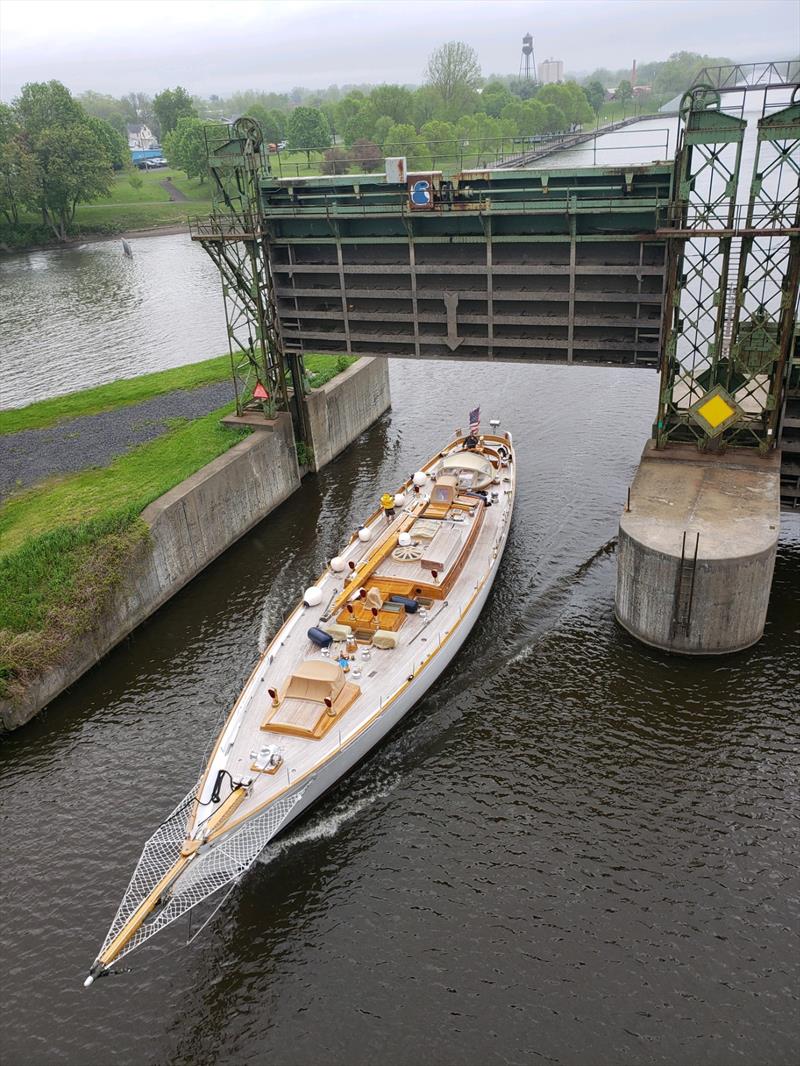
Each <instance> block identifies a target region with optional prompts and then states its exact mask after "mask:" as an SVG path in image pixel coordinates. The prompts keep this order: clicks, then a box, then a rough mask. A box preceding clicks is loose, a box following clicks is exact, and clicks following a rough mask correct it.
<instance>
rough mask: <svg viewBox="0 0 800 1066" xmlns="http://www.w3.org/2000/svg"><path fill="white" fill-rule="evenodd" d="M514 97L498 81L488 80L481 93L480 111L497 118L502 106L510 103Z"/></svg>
mask: <svg viewBox="0 0 800 1066" xmlns="http://www.w3.org/2000/svg"><path fill="white" fill-rule="evenodd" d="M513 99H514V97H513V96H512V95H511V93H510V92H509V91H508V89H507V88H506V87H505V85H501V84H500V83H499V82H496V81H494V82H490V83H489V84H488V85H487V86H486V87H485V88H484V90H483V92H482V93H481V103H480V108H481V111H485V112H486V114H487V115H491V117H492V118H499V117H500V114H501V112H502V110H503V108H504V107H506V105H507V104H510V103H511V101H512V100H513Z"/></svg>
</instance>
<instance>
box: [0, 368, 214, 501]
mask: <svg viewBox="0 0 800 1066" xmlns="http://www.w3.org/2000/svg"><path fill="white" fill-rule="evenodd" d="M232 394H233V388H232V386H231V383H230V381H219V382H215V383H214V384H213V385H201V386H200V387H199V388H196V389H176V390H175V391H174V392H168V393H165V394H164V395H163V396H155V397H153V399H152V400H144V401H143V402H142V403H137V404H131V405H130V406H129V407H120V408H117V410H116V411H104V412H102V413H101V414H98V415H82V416H81V417H80V418H70V419H67V421H65V422H59V424H58V425H57V426H48V427H47V429H23V430H20V431H19V433H6V434H2V435H0V499H2V498H3V497H4V496H8V495H9V494H10V493H12V492H14V491H16V490H17V489H21V488H26V487H27V486H28V485H33V484H35V483H36V482H37V481H42V480H43V479H44V478H47V477H51V476H52V475H53V474H74V473H75V472H76V471H78V470H86V469H87V468H88V467H92V466H107V465H108V464H109V463H110V462H111V460H112V459H115V458H116V457H117V456H118V455H123V454H124V453H125V452H128V451H130V450H131V448H135V447H136V446H137V445H138V444H144V443H145V442H146V441H149V440H155V438H156V437H160V436H161V435H162V434H163V433H166V432H167V430H168V429H169V428H170V426H169V421H170V419H173V418H200V417H201V416H202V415H205V414H208V413H209V412H210V411H214V410H216V408H218V407H222V405H223V404H225V403H227V402H228V401H229V400H232V399H233V395H232Z"/></svg>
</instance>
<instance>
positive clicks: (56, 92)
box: [14, 81, 86, 139]
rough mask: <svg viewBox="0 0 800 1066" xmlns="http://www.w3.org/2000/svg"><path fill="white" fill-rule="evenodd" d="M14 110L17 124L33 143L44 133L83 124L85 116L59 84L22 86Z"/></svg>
mask: <svg viewBox="0 0 800 1066" xmlns="http://www.w3.org/2000/svg"><path fill="white" fill-rule="evenodd" d="M14 109H15V111H16V113H17V120H18V122H19V124H20V125H21V126H22V128H23V129H24V130H25V133H26V135H27V136H28V137H30V138H33V139H35V138H36V137H38V136H39V135H40V134H41V133H42V132H43V131H44V130H46V129H50V128H52V127H62V128H66V127H67V126H71V125H73V124H74V123H77V122H85V121H86V112H85V111H84V110H83V108H82V107H81V105H80V104H79V103H78V101H77V100H76V99H74V97H73V96H72V93H71V92H70V91H69V89H67V87H66V86H65V85H62V84H61V82H60V81H46V82H45V81H35V82H29V83H28V84H27V85H23V87H22V92H21V93H20V95H19V97H18V98H17V99H16V100H15V101H14Z"/></svg>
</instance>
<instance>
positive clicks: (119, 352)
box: [0, 234, 227, 407]
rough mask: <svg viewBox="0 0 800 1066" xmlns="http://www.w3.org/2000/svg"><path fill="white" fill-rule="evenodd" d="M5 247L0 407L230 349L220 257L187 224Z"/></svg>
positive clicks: (0, 282) (0, 280)
mask: <svg viewBox="0 0 800 1066" xmlns="http://www.w3.org/2000/svg"><path fill="white" fill-rule="evenodd" d="M130 245H131V247H132V249H133V258H132V259H129V258H128V257H126V256H125V255H124V254H123V251H122V242H121V241H120V240H119V239H115V240H109V241H97V242H94V243H87V244H83V245H76V246H70V247H69V248H63V249H54V250H48V251H41V252H29V253H27V254H18V255H13V256H0V333H1V334H2V337H3V353H4V357H3V359H2V361H1V362H0V407H20V406H22V405H24V404H26V403H32V402H33V401H34V400H41V399H44V398H45V397H47V396H57V395H60V394H61V393H65V392H72V391H74V390H75V389H84V388H87V387H90V386H92V385H100V384H102V383H104V382H106V381H114V380H116V379H117V378H120V377H132V376H133V375H135V374H144V373H147V372H148V371H150V370H162V369H164V368H166V367H172V366H180V365H182V364H183V363H190V362H195V361H197V360H198V359H204V358H207V357H208V356H212V355H220V354H222V353H223V352H225V351H227V339H226V334H225V320H224V317H223V314H222V295H221V290H220V283H219V275H218V273H217V269H216V267H215V266H214V265H213V263H212V262H211V260H210V259H209V258H208V256H207V255H206V254H205V252H204V251H203V250H202V248H200V247H199V246H197V245H193V244H192V242H191V241H190V240H189V237H188V235H186V234H174V235H170V236H160V237H141V238H131V240H130Z"/></svg>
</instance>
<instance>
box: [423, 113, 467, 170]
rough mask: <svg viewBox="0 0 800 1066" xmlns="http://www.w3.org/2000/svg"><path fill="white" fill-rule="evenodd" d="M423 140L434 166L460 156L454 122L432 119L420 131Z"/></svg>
mask: <svg viewBox="0 0 800 1066" xmlns="http://www.w3.org/2000/svg"><path fill="white" fill-rule="evenodd" d="M419 132H420V136H421V137H422V140H423V141H424V142H425V144H426V145H427V146H428V150H429V152H430V154H431V159H432V160H433V162H434V165H437V166H438V165H439V164H440V163H442V162H444V161H445V160H448V159H453V158H455V156H457V155H458V134H457V132H456V127H455V126H454V125H453V123H452V122H441V121H440V120H439V119H431V121H430V122H426V123H425V125H424V126H423V127H422V129H421V130H420V131H419Z"/></svg>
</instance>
